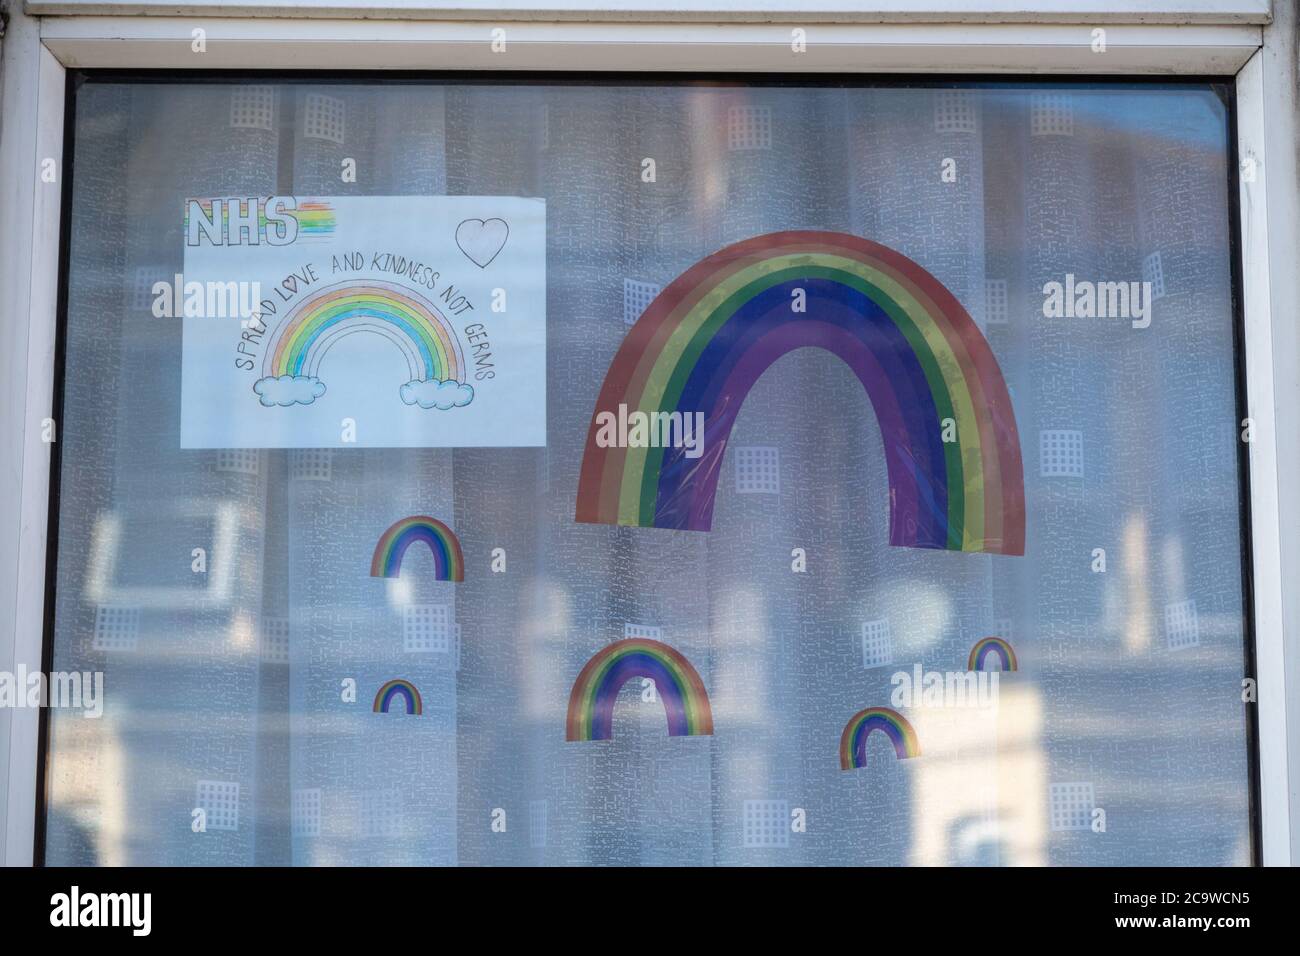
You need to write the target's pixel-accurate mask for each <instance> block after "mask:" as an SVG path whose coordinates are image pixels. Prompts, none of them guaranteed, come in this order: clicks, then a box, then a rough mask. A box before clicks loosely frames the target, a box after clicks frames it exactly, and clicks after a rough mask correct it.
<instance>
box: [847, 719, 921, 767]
mask: <svg viewBox="0 0 1300 956" xmlns="http://www.w3.org/2000/svg"><path fill="white" fill-rule="evenodd" d="M873 730H879V731H882V732H883V733H884V734H885V736H886V737H888V738H889V739H890V741H891V742H892V743H893V744H894V753H895V754H897V755H898V759H899V760H907V759H908V758H909V757H919V756H921V743H920V741H918V740H917V739H916V731H915V730H914V729H913V727H912V724H911V722H910V721H908V719H907V718H906V717H904V716H903V715H902V714H900V713H899V712H898V711H896V710H891V709H890V708H888V707H868V708H867V709H866V710H860V711H858V712H857V713H856V714H854V715H853V716H852V717H850V718H849V722H848V723H847V724H845V725H844V733H842V734H841V735H840V769H841V770H857V769H858V768H859V767H865V766H866V765H867V737H868V736H870V734H871V732H872V731H873Z"/></svg>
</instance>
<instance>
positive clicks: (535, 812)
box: [528, 800, 546, 850]
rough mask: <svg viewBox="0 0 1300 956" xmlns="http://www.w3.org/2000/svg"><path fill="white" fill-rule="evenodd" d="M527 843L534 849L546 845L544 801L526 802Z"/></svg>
mask: <svg viewBox="0 0 1300 956" xmlns="http://www.w3.org/2000/svg"><path fill="white" fill-rule="evenodd" d="M528 845H529V846H531V847H532V848H533V849H535V850H540V849H544V848H545V847H546V801H545V800H530V801H529V802H528Z"/></svg>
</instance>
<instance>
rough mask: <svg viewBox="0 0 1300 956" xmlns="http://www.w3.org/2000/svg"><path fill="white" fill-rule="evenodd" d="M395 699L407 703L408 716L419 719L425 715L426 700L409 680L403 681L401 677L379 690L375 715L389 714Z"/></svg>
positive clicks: (376, 697)
mask: <svg viewBox="0 0 1300 956" xmlns="http://www.w3.org/2000/svg"><path fill="white" fill-rule="evenodd" d="M395 697H400V698H402V699H403V700H404V701H406V712H407V714H409V715H411V716H414V717H418V716H419V715H420V714H423V713H424V700H423V699H422V698H421V697H420V691H419V690H418V689H417V688H416V686H415V685H414V684H412V683H411V682H410V681H409V680H402V679H401V678H400V677H395V678H393V679H392V680H390V681H389V682H388V683H387V684H385V685H384V686H383V687H381V688H379V692H378V693H377V694H375V713H376V714H386V713H388V712H389V708H391V707H392V706H393V698H395Z"/></svg>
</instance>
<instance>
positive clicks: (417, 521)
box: [370, 515, 465, 581]
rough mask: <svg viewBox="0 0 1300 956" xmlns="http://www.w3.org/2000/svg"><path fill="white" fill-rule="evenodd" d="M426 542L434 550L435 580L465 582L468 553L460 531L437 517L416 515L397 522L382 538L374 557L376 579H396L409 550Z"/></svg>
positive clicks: (371, 573)
mask: <svg viewBox="0 0 1300 956" xmlns="http://www.w3.org/2000/svg"><path fill="white" fill-rule="evenodd" d="M417 541H423V542H424V543H425V544H427V545H428V546H429V550H430V551H432V552H433V565H434V568H433V570H434V575H433V579H434V580H435V581H464V580H465V556H464V555H463V554H462V553H461V550H460V539H459V538H457V537H456V533H455V532H454V531H452V530H451V529H450V528H448V527H447V526H446V525H445V524H443V523H442V522H441V521H439V520H438V519H437V518H430V517H429V516H428V515H412V516H411V517H409V518H403V519H402V520H401V521H398V522H396V523H395V524H393V526H392V527H390V528H389V529H388V530H387V531H385V532H384V533H383V534H382V535H380V537H379V542H378V543H377V544H376V545H375V553H374V555H373V556H372V557H371V559H370V576H371V577H372V578H395V577H397V576H398V574H400V573H401V571H402V558H403V557H404V556H405V555H406V549H407V548H409V547H410V546H411V545H412V544H414V543H415V542H417Z"/></svg>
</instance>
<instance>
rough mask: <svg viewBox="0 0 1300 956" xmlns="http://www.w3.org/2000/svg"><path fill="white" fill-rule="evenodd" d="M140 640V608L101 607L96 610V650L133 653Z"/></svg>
mask: <svg viewBox="0 0 1300 956" xmlns="http://www.w3.org/2000/svg"><path fill="white" fill-rule="evenodd" d="M139 639H140V609H139V608H138V607H112V606H107V607H106V606H101V607H98V608H96V609H95V643H94V647H95V650H97V651H133V650H135V646H136V642H137V641H138V640H139Z"/></svg>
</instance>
